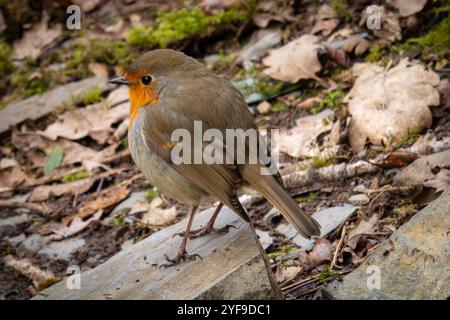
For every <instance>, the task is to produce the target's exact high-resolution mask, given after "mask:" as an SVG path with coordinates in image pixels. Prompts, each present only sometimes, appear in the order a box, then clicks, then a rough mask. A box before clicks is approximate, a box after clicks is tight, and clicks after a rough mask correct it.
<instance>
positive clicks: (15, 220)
mask: <svg viewBox="0 0 450 320" xmlns="http://www.w3.org/2000/svg"><path fill="white" fill-rule="evenodd" d="M29 220H30V217H29V216H28V215H27V214H26V213H23V214H21V215H16V216H11V217H8V218H4V219H0V227H1V226H5V225H16V224H20V223H24V222H27V221H29Z"/></svg>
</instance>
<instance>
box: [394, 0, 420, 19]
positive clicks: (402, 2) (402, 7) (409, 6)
mask: <svg viewBox="0 0 450 320" xmlns="http://www.w3.org/2000/svg"><path fill="white" fill-rule="evenodd" d="M387 3H389V4H390V5H392V6H393V7H395V8H396V9H398V10H399V11H400V15H401V16H402V17H407V16H410V15H413V14H415V13H417V12H419V11H421V10H422V9H423V8H424V7H425V5H426V4H427V0H387Z"/></svg>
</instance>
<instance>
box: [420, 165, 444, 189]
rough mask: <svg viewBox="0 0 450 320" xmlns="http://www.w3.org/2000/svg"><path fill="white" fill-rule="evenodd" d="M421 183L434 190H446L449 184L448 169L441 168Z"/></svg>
mask: <svg viewBox="0 0 450 320" xmlns="http://www.w3.org/2000/svg"><path fill="white" fill-rule="evenodd" d="M423 185H424V186H425V187H429V188H434V189H436V192H439V191H443V190H446V189H447V188H448V187H449V186H450V170H448V169H441V171H439V173H438V174H437V175H436V177H434V178H433V179H430V180H427V181H425V182H424V183H423Z"/></svg>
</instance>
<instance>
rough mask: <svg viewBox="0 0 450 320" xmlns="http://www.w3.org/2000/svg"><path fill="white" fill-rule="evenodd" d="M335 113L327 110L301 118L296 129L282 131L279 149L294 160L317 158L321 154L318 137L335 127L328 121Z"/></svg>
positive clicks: (278, 144)
mask: <svg viewBox="0 0 450 320" xmlns="http://www.w3.org/2000/svg"><path fill="white" fill-rule="evenodd" d="M332 114H333V112H332V111H331V110H329V109H326V110H324V111H322V112H320V113H318V114H316V115H313V116H307V117H303V118H299V119H298V120H297V121H296V125H295V127H293V128H291V129H282V130H280V135H279V141H278V143H277V147H278V148H279V151H281V152H284V153H286V154H288V155H290V156H291V157H294V158H303V157H315V156H317V155H318V154H319V153H320V148H319V146H318V144H317V141H316V140H317V137H318V136H319V135H320V134H321V133H323V132H326V131H328V130H331V128H332V127H333V122H331V121H327V120H326V119H327V118H329V117H330V116H331V115H332Z"/></svg>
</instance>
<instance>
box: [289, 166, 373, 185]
mask: <svg viewBox="0 0 450 320" xmlns="http://www.w3.org/2000/svg"><path fill="white" fill-rule="evenodd" d="M378 170H379V168H378V166H376V165H374V164H371V163H369V162H367V161H362V160H360V161H357V162H355V163H351V164H347V163H340V164H337V165H332V166H328V167H324V168H319V169H312V168H310V169H308V170H304V171H298V172H294V173H291V174H288V175H285V176H283V180H284V184H285V186H286V188H288V189H293V188H299V187H302V186H305V185H308V184H312V183H314V182H318V181H333V180H338V179H345V178H351V177H355V176H358V175H362V174H366V173H374V172H376V171H378Z"/></svg>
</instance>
